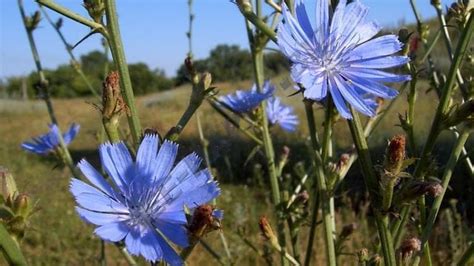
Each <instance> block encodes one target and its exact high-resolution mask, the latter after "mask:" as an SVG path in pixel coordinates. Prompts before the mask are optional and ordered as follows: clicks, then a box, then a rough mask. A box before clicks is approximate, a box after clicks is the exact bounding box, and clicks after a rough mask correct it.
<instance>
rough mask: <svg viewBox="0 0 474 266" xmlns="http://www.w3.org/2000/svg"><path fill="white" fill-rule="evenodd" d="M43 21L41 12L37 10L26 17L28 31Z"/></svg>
mask: <svg viewBox="0 0 474 266" xmlns="http://www.w3.org/2000/svg"><path fill="white" fill-rule="evenodd" d="M40 21H41V13H40V12H39V11H36V12H35V13H33V15H31V16H29V17H26V21H25V26H26V29H27V30H28V31H34V30H35V29H36V28H37V27H38V24H39V23H40Z"/></svg>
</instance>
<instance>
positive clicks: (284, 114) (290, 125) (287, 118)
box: [266, 97, 299, 132]
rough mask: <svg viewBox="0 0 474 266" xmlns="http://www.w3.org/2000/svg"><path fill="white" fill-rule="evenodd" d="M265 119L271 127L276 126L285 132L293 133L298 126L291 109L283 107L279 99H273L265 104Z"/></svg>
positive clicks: (296, 118)
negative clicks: (266, 118)
mask: <svg viewBox="0 0 474 266" xmlns="http://www.w3.org/2000/svg"><path fill="white" fill-rule="evenodd" d="M266 112H267V117H268V122H269V123H270V124H271V125H276V124H278V125H279V126H280V127H281V128H283V129H284V130H286V131H290V132H291V131H295V130H296V126H297V125H298V124H299V120H298V116H296V114H295V111H294V110H293V107H291V106H287V105H284V104H283V103H282V102H281V100H280V98H279V97H273V98H271V99H270V100H268V102H267V108H266Z"/></svg>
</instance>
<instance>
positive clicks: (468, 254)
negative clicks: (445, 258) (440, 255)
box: [456, 242, 474, 266]
mask: <svg viewBox="0 0 474 266" xmlns="http://www.w3.org/2000/svg"><path fill="white" fill-rule="evenodd" d="M473 256H474V242H472V243H471V245H469V248H467V250H466V251H465V252H464V254H463V255H462V257H461V259H460V260H459V261H458V263H457V264H456V265H457V266H464V265H467V263H468V262H469V261H470V260H471V258H472V257H473Z"/></svg>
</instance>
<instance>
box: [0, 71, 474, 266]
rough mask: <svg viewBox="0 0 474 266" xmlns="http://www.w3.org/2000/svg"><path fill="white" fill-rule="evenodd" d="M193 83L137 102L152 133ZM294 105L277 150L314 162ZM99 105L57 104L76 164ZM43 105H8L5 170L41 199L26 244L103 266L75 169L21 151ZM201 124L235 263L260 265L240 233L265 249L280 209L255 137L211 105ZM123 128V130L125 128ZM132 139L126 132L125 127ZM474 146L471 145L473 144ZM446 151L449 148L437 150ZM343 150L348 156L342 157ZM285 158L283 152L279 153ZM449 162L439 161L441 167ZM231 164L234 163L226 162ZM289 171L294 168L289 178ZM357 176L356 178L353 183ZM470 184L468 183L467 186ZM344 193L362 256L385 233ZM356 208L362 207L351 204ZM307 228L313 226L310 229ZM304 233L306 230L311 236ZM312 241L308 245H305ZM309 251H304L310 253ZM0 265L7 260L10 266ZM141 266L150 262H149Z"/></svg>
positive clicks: (33, 252)
mask: <svg viewBox="0 0 474 266" xmlns="http://www.w3.org/2000/svg"><path fill="white" fill-rule="evenodd" d="M285 80H286V78H285V77H279V78H277V79H275V80H274V82H275V84H280V85H284V84H285ZM249 86H250V83H249V82H238V83H234V84H227V83H222V84H217V87H218V88H219V90H220V91H221V93H226V92H230V91H232V90H234V89H236V88H248V87H249ZM419 87H420V96H419V104H418V105H417V110H416V111H417V120H416V123H415V126H416V129H415V130H416V132H417V141H418V145H420V144H421V143H422V142H423V139H424V136H425V135H426V133H427V130H428V128H429V126H430V121H431V118H432V116H433V114H434V110H435V104H434V103H436V101H437V100H436V98H435V96H434V95H433V94H432V93H429V94H424V91H425V89H426V88H427V84H425V83H423V84H421V86H419ZM292 92H293V91H292V90H291V89H288V90H283V89H278V94H281V95H288V94H290V93H292ZM189 95H190V87H188V86H183V87H179V88H177V89H174V90H172V91H167V92H163V93H157V94H153V95H148V96H144V97H139V98H138V99H137V103H138V107H139V113H140V115H141V120H142V124H143V126H144V128H155V129H157V130H158V132H160V133H161V134H162V135H164V134H166V132H167V130H168V129H169V128H171V127H172V126H173V125H174V124H175V123H176V122H177V120H178V118H179V116H180V115H181V113H182V112H183V111H184V109H185V107H186V104H187V101H188V96H189ZM405 99H406V96H405V95H401V96H400V97H398V98H397V103H396V104H395V108H394V110H393V111H392V112H391V113H390V114H388V115H387V117H386V119H385V120H384V121H383V122H382V123H381V124H380V126H379V128H378V129H377V130H376V131H375V133H374V135H373V137H372V138H371V140H370V145H371V147H374V148H375V149H374V152H373V156H374V158H375V161H376V163H380V162H381V160H382V159H381V158H382V157H381V155H382V152H383V147H384V145H385V141H386V139H387V138H389V137H390V136H393V135H395V134H399V133H402V130H401V129H400V128H399V127H397V126H396V124H398V113H404V112H405V110H406V104H405ZM284 100H285V102H287V103H289V104H291V105H293V106H295V109H296V111H297V113H298V114H299V115H300V117H301V118H302V123H301V126H300V128H299V129H298V131H297V132H296V133H294V134H286V133H283V132H282V131H280V130H279V129H278V128H273V129H272V135H273V136H274V139H275V143H276V146H277V148H276V150H277V151H279V150H281V147H282V146H283V145H288V146H289V147H290V148H291V149H292V153H291V160H292V161H294V162H296V161H301V162H302V163H307V162H308V160H309V159H308V158H307V157H306V155H305V154H306V152H305V150H306V148H305V147H304V146H305V144H306V141H307V128H306V125H305V123H304V122H303V121H304V119H303V117H304V116H303V111H304V110H303V105H302V104H301V97H300V96H299V95H298V96H294V97H290V98H285V99H284ZM89 101H91V99H71V100H54V101H53V104H54V107H55V109H56V113H57V115H58V119H59V121H60V123H61V128H62V129H65V128H66V126H67V125H69V124H70V123H72V122H78V123H80V124H81V132H80V134H79V137H78V138H77V139H76V140H75V141H74V142H73V143H72V144H71V146H70V149H71V152H72V155H73V158H74V160H75V161H78V160H79V159H81V158H83V157H86V158H88V159H89V160H91V161H93V162H95V163H96V164H97V158H98V155H97V146H98V144H99V141H98V136H99V134H100V121H101V120H100V116H99V112H98V111H97V109H96V108H95V107H94V106H93V105H92V104H90V102H89ZM39 105H40V103H39V102H37V101H32V102H28V103H22V104H21V105H18V104H17V103H15V104H11V103H10V105H8V108H3V109H2V108H0V125H1V126H0V136H1V137H0V164H1V165H3V166H5V167H7V168H8V169H9V170H10V171H11V172H12V173H13V174H14V176H15V177H16V180H17V183H18V187H19V189H20V190H21V191H22V192H25V193H27V194H28V195H30V196H31V198H33V199H34V200H37V201H38V208H39V209H38V212H37V213H36V214H35V215H34V216H33V217H32V219H31V221H30V229H29V231H28V233H27V235H26V237H25V239H24V240H23V243H22V248H23V250H24V252H25V255H26V257H27V258H28V261H29V262H30V263H31V265H81V264H85V265H94V264H95V265H96V264H98V259H99V254H100V252H99V251H100V242H99V240H98V238H97V237H95V236H94V235H93V234H92V231H93V227H92V226H90V225H88V224H85V223H84V222H82V221H81V220H80V219H79V217H78V216H77V215H76V214H75V212H74V203H73V199H72V197H71V195H70V193H69V192H68V183H69V178H70V174H69V172H68V170H67V169H63V168H61V167H57V166H56V165H55V163H54V162H53V161H51V160H50V159H47V158H41V157H38V156H35V155H31V154H27V153H26V152H24V151H22V150H21V149H20V143H21V142H22V141H24V140H27V139H29V138H31V137H32V136H36V135H38V134H41V133H43V132H45V131H46V130H47V126H46V125H47V124H48V122H49V119H48V116H47V113H46V111H45V110H44V109H42V108H38V106H39ZM200 113H201V118H202V121H203V127H204V130H205V134H206V137H207V138H208V139H209V140H210V154H211V161H212V166H213V168H215V172H216V178H217V179H218V180H219V181H220V182H221V187H222V191H223V192H222V196H221V197H220V198H219V199H218V206H219V208H221V209H223V210H224V212H225V219H224V221H223V232H224V234H225V236H226V237H227V238H228V242H229V245H230V248H231V253H232V255H233V258H234V260H235V264H236V265H261V264H264V260H263V259H262V258H260V257H258V256H257V255H256V253H254V252H253V251H252V250H251V249H250V248H249V247H248V246H247V245H246V244H245V243H244V242H243V241H242V238H241V237H239V236H238V234H237V232H238V231H240V232H245V236H246V237H247V238H248V239H249V240H250V241H251V242H252V243H253V244H254V245H255V246H257V247H259V248H262V245H263V244H264V241H263V238H261V237H260V235H259V232H258V226H257V221H258V218H259V217H260V216H261V215H267V217H272V212H271V207H270V206H271V205H270V202H269V201H268V199H269V191H267V190H265V189H264V188H263V187H261V186H260V187H258V186H256V185H255V184H256V183H257V182H256V181H255V180H254V177H253V175H252V174H251V173H252V169H253V168H254V166H255V164H257V163H258V162H259V156H257V157H256V158H255V159H253V160H252V161H251V162H250V163H249V164H247V165H244V161H245V159H246V157H247V155H248V153H249V151H250V150H251V149H252V143H251V142H249V141H248V140H246V139H245V138H244V137H243V136H242V135H241V134H240V133H239V132H238V131H237V130H236V129H235V128H233V127H232V126H230V125H229V124H228V123H227V122H225V121H224V120H223V119H222V118H221V117H219V116H218V115H217V114H216V113H215V112H214V111H213V110H212V108H211V107H210V106H209V105H208V104H207V103H204V106H203V107H202V108H201V109H200ZM317 121H318V124H319V125H320V124H321V123H322V111H321V110H318V111H317ZM125 123H126V122H125V121H124V123H122V124H123V125H125ZM124 132H125V134H126V129H125V127H124ZM334 132H335V134H336V140H337V142H336V147H337V152H344V151H348V150H350V149H351V145H352V142H351V139H350V137H349V136H350V134H349V131H348V128H347V125H346V123H344V122H343V121H340V122H338V123H337V124H336V129H335V131H334ZM451 139H452V138H451V137H450V136H449V134H445V136H444V140H445V142H444V143H449V142H450V140H451ZM180 142H181V148H180V152H181V153H182V155H184V154H185V153H188V152H190V151H197V152H198V153H200V151H201V149H202V148H201V146H200V143H199V141H198V136H197V126H196V121H195V120H194V119H193V120H192V121H191V122H190V124H189V125H188V126H187V127H186V129H185V130H184V133H183V136H182V139H181V141H180ZM471 143H472V142H471ZM443 148H444V150H447V149H446V146H441V149H438V150H441V151H442V150H443ZM338 154H339V153H338ZM277 157H278V154H277ZM442 160H443V158H442V157H441V158H440V161H442ZM229 161H230V162H231V164H230V165H229V164H228V163H226V162H229ZM290 171H291V169H290V167H287V168H286V169H285V172H290ZM357 173H358V172H356V171H354V172H352V173H351V175H350V176H351V177H350V178H348V181H347V182H348V183H347V184H346V185H345V186H344V187H345V189H347V190H348V191H349V192H351V193H352V192H353V191H354V189H353V188H352V187H351V186H352V184H358V185H359V186H360V185H361V184H360V180H358V179H360V176H358V174H357ZM351 180H352V181H351ZM461 187H462V186H461ZM346 192H347V191H344V193H341V196H340V197H339V198H338V212H337V223H338V229H340V228H341V227H342V225H344V224H348V223H352V222H357V223H359V227H358V230H356V232H355V233H354V234H353V236H352V237H351V239H350V240H349V242H348V243H347V245H346V248H345V252H347V253H354V252H357V251H358V250H359V249H360V248H363V247H367V248H373V247H372V246H371V245H373V243H375V241H374V239H375V238H376V233H375V231H374V230H372V227H371V224H370V219H367V218H366V215H367V210H366V206H365V203H364V202H354V201H351V200H350V199H349V198H348V197H347V195H349V194H350V193H346ZM351 204H352V205H354V206H356V207H357V208H342V207H343V206H351ZM440 226H441V229H439V230H441V231H440V232H438V234H437V238H436V239H435V244H434V250H433V254H434V255H435V258H439V259H440V260H441V259H444V258H448V257H449V256H448V255H447V254H449V251H447V247H446V244H443V241H445V239H446V238H447V237H448V236H447V233H446V230H444V229H443V226H444V225H443V224H441V225H440ZM305 230H306V229H305ZM320 230H322V229H321V228H319V231H318V235H317V240H316V243H315V248H316V252H315V253H314V254H315V256H316V260H315V261H316V263H317V265H321V264H323V261H324V251H323V250H322V249H323V246H324V244H323V241H322V238H321V236H322V233H321V231H320ZM302 235H303V236H304V235H305V234H304V233H303V234H302ZM205 240H206V242H208V243H209V244H210V245H211V246H212V247H214V249H215V250H216V251H217V252H218V253H219V254H221V255H222V256H224V254H225V253H224V251H223V248H222V245H221V243H220V240H219V237H218V234H217V233H212V234H210V235H209V236H208V237H206V239H205ZM302 243H306V241H305V240H304V241H302ZM302 250H304V248H302ZM106 254H107V261H108V262H109V264H110V265H125V264H126V262H125V260H123V259H122V257H121V255H120V254H119V253H118V252H117V250H116V248H115V247H114V246H113V245H110V244H109V245H106ZM189 261H190V262H191V263H190V264H191V265H209V264H210V262H213V259H212V258H211V256H210V255H209V253H207V252H206V251H205V250H203V249H202V247H201V246H199V247H197V249H196V250H195V251H194V253H193V254H192V256H191V258H190V260H189ZM355 261H356V259H355V257H353V256H351V255H347V256H341V262H342V263H343V264H344V265H347V264H349V265H353V264H355ZM1 262H2V261H1V259H0V264H1ZM140 263H141V264H144V261H141V260H140Z"/></svg>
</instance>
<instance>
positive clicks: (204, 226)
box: [188, 204, 221, 238]
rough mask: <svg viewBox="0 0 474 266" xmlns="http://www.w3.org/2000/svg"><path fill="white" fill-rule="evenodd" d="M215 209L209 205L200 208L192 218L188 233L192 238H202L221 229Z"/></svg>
mask: <svg viewBox="0 0 474 266" xmlns="http://www.w3.org/2000/svg"><path fill="white" fill-rule="evenodd" d="M214 210H215V208H214V207H213V206H211V205H209V204H203V205H200V206H198V207H197V208H196V209H195V210H194V213H193V216H192V217H191V221H190V224H189V226H188V232H189V234H190V235H191V236H193V237H197V238H200V237H202V236H204V235H205V234H207V233H209V232H211V231H214V230H218V229H220V228H221V226H220V221H219V219H218V218H217V217H215V216H214V215H213V214H214Z"/></svg>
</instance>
